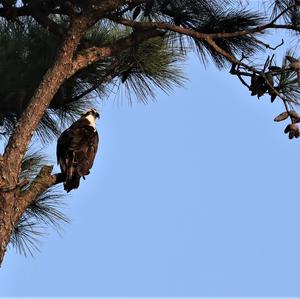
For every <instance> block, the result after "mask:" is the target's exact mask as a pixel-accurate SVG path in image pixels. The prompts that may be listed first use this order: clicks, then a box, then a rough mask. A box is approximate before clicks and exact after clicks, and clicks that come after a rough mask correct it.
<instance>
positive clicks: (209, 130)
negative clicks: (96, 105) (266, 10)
mask: <svg viewBox="0 0 300 299" xmlns="http://www.w3.org/2000/svg"><path fill="white" fill-rule="evenodd" d="M186 74H187V76H188V77H189V78H190V81H188V82H187V83H186V85H185V88H181V89H176V90H175V91H174V92H173V94H171V95H170V96H167V95H164V94H161V93H158V96H157V102H156V103H150V104H149V105H147V106H144V105H134V106H133V107H129V106H128V105H126V104H125V102H126V101H124V104H122V105H118V104H116V103H113V102H110V103H108V104H105V105H101V106H102V111H101V112H102V118H101V119H100V121H99V122H98V130H99V132H100V134H101V144H100V149H99V151H98V155H97V159H96V162H95V166H94V168H93V170H92V172H91V174H90V175H89V176H88V177H87V180H86V181H83V182H82V184H81V187H80V189H79V190H77V191H73V192H71V196H69V197H68V198H67V199H66V201H67V206H68V208H67V210H66V214H67V215H68V216H69V217H70V218H71V219H72V223H71V224H70V225H66V226H65V231H64V232H63V234H62V237H60V236H58V235H57V234H56V233H55V232H52V231H50V234H49V236H48V237H47V238H44V239H43V240H42V241H43V245H42V247H41V253H36V255H35V257H34V258H30V257H29V258H24V257H22V256H19V255H16V254H15V252H14V250H10V251H9V252H8V253H7V255H6V258H5V261H4V264H3V268H2V269H1V271H0V296H300V284H299V277H300V237H299V236H300V217H299V213H300V198H299V195H298V184H299V165H300V160H299V149H300V143H299V140H293V141H290V140H288V138H287V137H286V136H285V135H284V134H283V129H284V126H285V124H283V123H282V124H277V123H274V122H273V118H274V117H275V116H276V115H277V114H278V113H280V112H282V111H283V108H282V106H281V105H280V103H274V104H270V101H269V99H267V98H264V99H262V100H260V101H259V100H257V98H255V97H251V96H250V94H249V92H248V91H247V90H246V89H245V88H244V87H242V86H241V85H240V83H239V82H238V81H237V79H236V78H235V77H232V76H230V75H229V74H227V73H226V71H222V72H220V71H218V70H216V69H215V68H214V67H213V66H210V67H209V68H208V69H207V70H205V69H204V68H203V66H202V65H201V64H200V63H199V62H198V61H197V60H196V59H194V58H192V59H191V60H190V61H189V62H188V65H187V66H186ZM49 156H50V157H51V158H53V159H54V158H55V153H54V149H52V151H49Z"/></svg>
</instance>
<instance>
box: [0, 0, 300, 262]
mask: <svg viewBox="0 0 300 299" xmlns="http://www.w3.org/2000/svg"><path fill="white" fill-rule="evenodd" d="M244 2H246V1H244ZM264 4H265V6H266V7H267V8H268V9H267V10H266V11H270V12H271V13H270V14H269V15H267V14H266V13H265V11H261V12H252V11H251V10H249V8H248V7H247V5H244V3H243V1H238V0H223V1H221V0H194V1H188V0H180V1H179V0H101V1H100V0H84V1H83V0H69V1H64V0H26V1H25V0H23V1H11V0H1V1H0V16H1V19H0V76H1V83H0V84H1V89H0V126H1V132H0V133H1V134H0V135H1V138H2V140H3V142H7V145H6V147H5V150H4V152H3V153H2V155H1V156H0V264H1V262H2V260H3V257H4V254H5V251H6V249H7V245H8V244H9V243H10V242H11V244H12V245H16V247H17V248H18V249H19V251H21V252H23V253H25V254H26V253H31V252H32V249H34V248H36V246H37V244H36V242H35V241H36V238H37V237H39V234H40V232H39V230H38V229H37V228H38V227H39V226H41V225H42V226H43V225H46V226H47V225H53V226H54V227H55V228H58V229H59V225H60V222H61V221H62V222H67V221H68V219H67V217H66V216H65V215H64V214H63V213H62V212H60V210H59V207H60V205H61V203H62V202H63V201H62V200H61V196H62V195H61V194H59V193H56V191H55V190H54V188H55V186H56V185H58V184H60V183H62V181H63V177H62V175H61V174H59V173H58V174H53V173H52V166H46V165H45V157H43V155H42V154H41V153H39V152H32V151H31V150H30V146H31V145H32V144H33V143H36V142H38V143H39V142H40V143H47V142H49V141H53V142H55V141H56V139H57V137H58V136H59V134H60V130H61V128H63V127H66V126H67V125H69V124H70V123H71V122H73V121H74V120H75V119H77V118H78V117H79V116H80V114H81V113H82V112H83V111H84V110H86V109H87V108H89V107H91V106H93V105H94V102H95V100H96V99H97V98H100V99H105V98H107V97H108V96H109V93H110V92H111V90H119V89H123V88H125V89H126V90H127V91H128V92H127V93H126V94H127V95H128V101H129V102H130V103H131V102H132V99H138V101H141V102H143V103H147V102H148V101H149V100H151V99H152V98H154V96H155V88H159V89H162V90H163V91H166V92H168V91H169V90H171V89H172V88H173V87H174V86H180V85H182V84H183V83H184V80H185V77H184V75H183V73H182V69H181V66H180V64H181V62H182V61H183V60H184V59H186V57H187V55H188V54H189V53H190V52H195V53H196V55H198V56H199V58H200V60H201V61H202V63H204V64H206V63H209V61H212V62H213V63H214V64H215V65H216V66H217V67H218V68H220V69H223V70H228V72H229V74H231V75H234V76H236V77H237V78H238V79H239V80H240V82H241V83H242V84H243V85H245V87H246V88H247V89H248V90H249V94H250V95H252V96H257V97H258V98H260V97H262V96H264V97H267V98H269V99H270V101H271V103H273V102H274V101H275V100H276V101H282V103H283V105H284V107H285V111H283V112H282V113H281V114H280V115H278V116H277V117H276V118H275V121H283V120H287V119H288V120H289V124H288V125H287V127H286V129H285V133H287V134H288V136H289V138H290V139H293V138H298V137H299V136H300V131H299V127H298V123H299V122H300V117H299V115H298V113H297V112H296V107H297V105H298V103H299V101H300V88H299V84H300V83H299V78H300V61H299V60H298V58H297V54H296V53H295V51H294V50H293V49H289V50H288V52H287V53H286V54H284V56H283V57H281V58H282V63H281V64H278V63H277V62H276V57H275V54H276V51H278V50H279V49H281V47H282V46H283V44H284V41H283V40H282V42H281V43H280V44H278V45H270V44H268V42H267V39H266V38H265V37H266V36H267V33H269V32H273V33H276V34H282V30H285V31H287V32H290V33H291V34H294V35H296V36H298V34H299V32H300V1H297V0H280V1H278V0H265V1H264ZM279 30H280V31H279ZM266 49H269V50H272V51H273V53H274V54H273V55H271V56H266V54H265V52H264V51H265V50H266ZM258 57H259V58H264V59H263V62H262V63H254V61H255V60H256V59H257V58H258ZM277 59H278V58H277ZM261 60H262V59H261ZM132 95H135V97H133V96H132Z"/></svg>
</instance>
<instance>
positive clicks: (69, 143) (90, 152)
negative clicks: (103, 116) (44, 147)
mask: <svg viewBox="0 0 300 299" xmlns="http://www.w3.org/2000/svg"><path fill="white" fill-rule="evenodd" d="M96 118H99V113H98V112H97V111H96V110H95V109H90V110H88V111H86V112H85V113H83V114H82V116H81V117H80V118H79V119H78V120H77V121H75V122H74V123H73V124H72V125H71V126H70V127H69V128H68V129H66V130H65V131H64V132H63V133H62V134H61V135H60V137H59V138H58V141H57V148H56V156H57V164H59V165H60V169H61V172H62V174H63V177H64V189H65V190H66V191H67V192H70V191H71V190H72V189H76V188H78V187H79V182H80V178H81V177H83V179H85V176H86V175H88V174H89V173H90V169H91V168H92V166H93V162H94V159H95V155H96V152H97V148H98V142H99V136H98V133H97V130H96Z"/></svg>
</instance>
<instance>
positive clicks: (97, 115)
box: [81, 108, 100, 119]
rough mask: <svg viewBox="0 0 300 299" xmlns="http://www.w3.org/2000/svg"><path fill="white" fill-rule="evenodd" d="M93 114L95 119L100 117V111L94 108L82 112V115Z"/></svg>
mask: <svg viewBox="0 0 300 299" xmlns="http://www.w3.org/2000/svg"><path fill="white" fill-rule="evenodd" d="M90 115H91V116H92V117H94V118H95V119H96V118H100V114H99V113H98V111H97V110H96V109H94V108H92V109H89V110H87V111H86V112H84V113H82V115H81V116H82V117H88V116H90Z"/></svg>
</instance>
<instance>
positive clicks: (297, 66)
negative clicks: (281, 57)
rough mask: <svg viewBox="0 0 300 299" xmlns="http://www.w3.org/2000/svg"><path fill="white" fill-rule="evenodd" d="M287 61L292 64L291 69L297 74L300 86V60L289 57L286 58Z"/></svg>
mask: <svg viewBox="0 0 300 299" xmlns="http://www.w3.org/2000/svg"><path fill="white" fill-rule="evenodd" d="M286 59H287V60H288V61H289V63H290V68H291V69H292V70H293V71H295V72H296V73H297V79H298V85H299V86H300V60H298V59H296V58H295V57H292V56H289V55H287V56H286Z"/></svg>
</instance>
